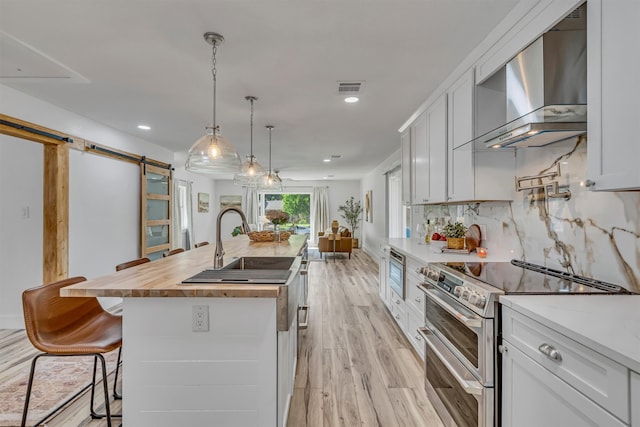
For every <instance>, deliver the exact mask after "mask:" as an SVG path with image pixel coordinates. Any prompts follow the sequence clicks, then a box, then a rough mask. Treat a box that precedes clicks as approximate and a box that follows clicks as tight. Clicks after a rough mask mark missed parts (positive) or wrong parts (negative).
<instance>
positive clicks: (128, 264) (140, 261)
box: [116, 257, 151, 271]
mask: <svg viewBox="0 0 640 427" xmlns="http://www.w3.org/2000/svg"><path fill="white" fill-rule="evenodd" d="M147 262H151V260H150V259H149V258H147V257H144V258H138V259H134V260H131V261H127V262H123V263H122V264H118V265H116V271H120V270H124V269H127V268H131V267H135V266H136V265H140V264H145V263H147Z"/></svg>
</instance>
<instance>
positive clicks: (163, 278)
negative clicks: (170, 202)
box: [60, 235, 307, 298]
mask: <svg viewBox="0 0 640 427" xmlns="http://www.w3.org/2000/svg"><path fill="white" fill-rule="evenodd" d="M306 238H307V236H306V235H293V236H291V237H289V241H283V242H280V243H275V242H252V241H250V240H249V238H248V237H247V236H244V235H241V236H237V237H234V238H233V239H230V240H226V241H224V242H223V247H224V251H225V254H224V263H225V265H226V264H228V263H230V262H232V261H233V260H234V258H236V257H241V256H266V257H268V256H274V257H295V256H298V255H299V254H300V252H301V250H302V248H303V247H304V245H305V243H306ZM214 250H215V243H212V244H210V245H206V246H201V247H199V248H197V249H192V250H189V251H185V252H182V253H179V254H177V255H172V256H169V257H166V258H161V259H158V260H155V261H151V262H149V263H146V264H141V265H139V266H136V267H132V268H128V269H126V270H122V271H119V272H114V273H113V274H109V275H107V276H103V277H98V278H96V279H91V280H87V281H85V282H82V283H77V284H75V285H72V286H67V287H66V288H63V289H61V290H60V295H62V296H68V297H74V296H76V297H83V296H95V297H223V298H224V297H235V298H256V297H263V298H278V297H280V298H282V297H283V295H282V293H283V289H281V288H284V286H282V285H249V284H237V283H216V284H190V285H182V284H181V282H182V281H183V280H185V279H187V278H189V277H191V276H193V275H195V274H197V273H199V272H201V271H203V270H205V269H207V268H212V267H213V253H214ZM123 261H126V260H123ZM284 297H285V298H286V295H285V296H284Z"/></svg>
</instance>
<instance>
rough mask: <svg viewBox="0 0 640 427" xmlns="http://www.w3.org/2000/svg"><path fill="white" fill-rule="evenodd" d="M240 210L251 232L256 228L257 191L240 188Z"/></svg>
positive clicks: (250, 188) (249, 188)
mask: <svg viewBox="0 0 640 427" xmlns="http://www.w3.org/2000/svg"><path fill="white" fill-rule="evenodd" d="M242 210H243V211H244V214H245V216H246V217H247V222H248V223H249V225H250V226H251V229H252V230H257V227H258V221H259V220H258V215H259V214H258V190H257V189H256V188H252V187H243V188H242Z"/></svg>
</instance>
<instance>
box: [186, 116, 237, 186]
mask: <svg viewBox="0 0 640 427" xmlns="http://www.w3.org/2000/svg"><path fill="white" fill-rule="evenodd" d="M239 168H240V155H239V154H238V153H237V152H236V150H235V149H234V148H233V146H232V145H231V144H230V143H229V141H227V139H226V138H225V137H224V136H222V135H221V134H220V132H219V131H216V132H214V131H213V128H210V127H208V128H207V134H206V135H204V136H202V137H200V138H199V139H198V140H197V141H196V142H195V143H194V144H193V145H192V146H191V149H189V154H188V155H187V163H186V169H187V170H188V171H190V172H197V173H205V174H207V173H208V174H225V173H234V172H236V171H238V169H239Z"/></svg>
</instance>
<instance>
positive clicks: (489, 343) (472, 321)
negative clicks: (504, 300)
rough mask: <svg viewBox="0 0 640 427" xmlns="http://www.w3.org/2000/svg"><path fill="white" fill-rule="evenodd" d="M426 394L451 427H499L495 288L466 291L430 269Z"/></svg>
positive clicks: (426, 286) (423, 287) (454, 280)
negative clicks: (495, 367) (497, 418)
mask: <svg viewBox="0 0 640 427" xmlns="http://www.w3.org/2000/svg"><path fill="white" fill-rule="evenodd" d="M420 272H421V273H422V274H424V276H425V281H424V283H422V284H421V285H420V286H419V287H420V289H421V290H422V291H423V292H424V293H425V327H424V328H422V329H421V330H420V333H421V334H422V336H423V338H424V340H425V343H426V348H425V363H426V365H425V372H426V375H425V389H426V391H427V394H428V396H429V399H430V400H431V401H432V402H433V403H434V407H435V408H436V410H437V411H438V414H439V415H440V417H441V418H442V419H443V421H444V422H445V425H451V426H458V427H478V426H482V427H492V426H493V425H494V421H495V420H494V402H495V394H494V387H493V385H494V357H493V351H494V337H495V330H494V316H493V313H494V307H493V306H494V304H495V302H494V301H495V297H494V296H493V293H492V291H491V290H490V289H489V288H490V287H489V286H487V285H485V287H486V288H487V289H482V288H474V289H473V290H472V288H471V287H469V286H465V285H466V283H463V281H462V280H459V279H458V278H457V277H455V276H453V275H448V274H446V272H442V271H440V270H436V269H431V268H430V267H426V268H423V269H421V271H420Z"/></svg>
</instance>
